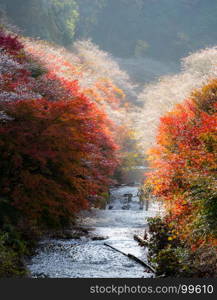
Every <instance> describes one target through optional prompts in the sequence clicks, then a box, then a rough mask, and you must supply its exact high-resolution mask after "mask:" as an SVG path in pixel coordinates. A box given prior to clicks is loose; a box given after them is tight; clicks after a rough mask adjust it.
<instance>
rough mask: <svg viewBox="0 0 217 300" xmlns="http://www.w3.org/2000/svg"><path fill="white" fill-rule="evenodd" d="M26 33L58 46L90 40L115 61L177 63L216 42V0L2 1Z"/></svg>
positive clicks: (4, 7)
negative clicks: (139, 59) (141, 59)
mask: <svg viewBox="0 0 217 300" xmlns="http://www.w3.org/2000/svg"><path fill="white" fill-rule="evenodd" d="M0 7H1V9H2V10H4V11H5V12H6V14H7V15H8V18H9V20H10V21H13V23H14V24H16V25H17V26H18V27H20V28H21V29H22V31H23V33H24V34H26V35H30V36H33V37H40V38H42V39H46V40H49V41H53V42H55V43H58V44H62V45H65V46H66V45H70V44H71V42H73V41H74V40H76V39H83V38H84V39H87V38H91V39H92V40H93V42H94V43H96V44H98V45H99V46H100V47H101V48H102V49H103V50H106V51H109V52H111V53H112V54H113V55H114V56H117V57H125V58H126V57H132V56H134V57H147V56H148V57H151V58H153V59H155V60H160V61H166V62H168V61H174V62H177V61H178V60H179V58H181V57H183V56H186V55H187V54H188V53H189V52H192V51H195V50H198V49H199V48H204V47H207V46H212V45H214V44H216V41H217V33H216V30H215V28H216V25H217V19H216V18H215V15H214V14H213V12H214V11H215V10H216V9H217V2H216V1H215V0H206V1H204V0H179V1H174V0H135V1H132V0H118V1H117V0H62V1H60V0H16V1H14V0H0Z"/></svg>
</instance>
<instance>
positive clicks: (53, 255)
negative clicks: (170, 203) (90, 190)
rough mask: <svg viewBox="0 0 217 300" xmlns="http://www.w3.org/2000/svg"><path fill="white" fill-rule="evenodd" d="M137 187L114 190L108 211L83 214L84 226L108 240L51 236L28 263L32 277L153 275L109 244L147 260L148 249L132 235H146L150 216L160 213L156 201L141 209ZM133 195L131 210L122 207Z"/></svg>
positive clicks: (132, 276)
mask: <svg viewBox="0 0 217 300" xmlns="http://www.w3.org/2000/svg"><path fill="white" fill-rule="evenodd" d="M137 192H138V187H136V186H122V187H119V188H113V189H111V199H112V200H111V203H110V204H109V205H110V209H109V205H108V206H107V208H106V209H105V210H99V209H93V210H91V211H90V212H83V213H82V214H81V225H82V227H83V228H91V230H92V232H93V233H94V234H95V235H97V236H105V237H107V239H106V240H97V241H96V240H92V239H91V238H87V237H81V239H79V240H75V239H70V240H60V239H49V240H43V241H42V242H41V243H40V247H39V248H38V250H37V252H36V255H35V256H34V257H33V258H32V259H31V261H30V262H29V263H28V269H29V270H30V273H31V275H32V277H37V276H38V275H37V274H43V275H44V276H48V277H51V278H93V277H95V278H142V277H144V278H147V277H151V276H153V274H151V273H149V272H148V270H145V268H144V267H143V266H141V265H140V264H138V263H136V262H134V261H133V260H130V259H129V258H128V257H126V256H124V255H122V254H121V253H118V252H116V251H114V250H112V249H110V248H109V247H107V246H105V245H104V242H106V243H107V244H109V245H111V246H113V247H115V248H117V249H119V250H121V251H123V252H124V253H126V254H128V253H131V254H133V255H135V256H137V257H138V258H140V259H142V260H144V261H147V250H146V249H145V248H143V247H139V245H138V243H137V242H136V241H134V239H133V235H134V234H139V235H143V234H144V231H145V227H146V224H147V218H148V217H152V216H155V215H156V214H158V213H160V208H159V205H158V204H157V203H151V205H150V207H149V210H148V211H145V210H144V209H140V205H139V199H138V196H137ZM129 193H130V194H132V195H133V197H132V202H130V205H129V207H128V209H123V207H124V201H125V199H126V196H125V197H124V194H129Z"/></svg>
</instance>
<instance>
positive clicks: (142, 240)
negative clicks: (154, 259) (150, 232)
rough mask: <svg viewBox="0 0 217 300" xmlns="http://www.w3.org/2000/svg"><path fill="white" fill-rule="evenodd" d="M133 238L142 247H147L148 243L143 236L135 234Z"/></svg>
mask: <svg viewBox="0 0 217 300" xmlns="http://www.w3.org/2000/svg"><path fill="white" fill-rule="evenodd" d="M133 238H134V240H135V241H137V242H138V243H139V245H140V246H147V242H146V241H145V240H144V239H143V238H142V237H141V236H139V235H137V234H135V235H134V236H133Z"/></svg>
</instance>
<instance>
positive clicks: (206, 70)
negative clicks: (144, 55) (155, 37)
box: [134, 47, 217, 149]
mask: <svg viewBox="0 0 217 300" xmlns="http://www.w3.org/2000/svg"><path fill="white" fill-rule="evenodd" d="M181 63H182V65H181V72H180V73H179V74H176V75H171V76H163V77H161V78H160V79H159V81H158V82H155V83H151V84H148V85H146V86H145V88H144V90H143V92H142V93H141V94H140V95H139V97H138V100H139V102H140V103H142V104H143V108H142V110H141V112H139V113H135V117H134V119H135V127H136V128H137V132H138V136H139V138H140V140H141V145H142V146H143V147H144V149H148V148H150V146H152V145H153V144H154V143H155V137H156V133H157V128H158V125H159V120H160V117H161V116H163V115H164V114H165V113H166V112H168V111H170V110H171V109H172V108H173V107H174V105H175V104H177V103H180V102H182V101H183V100H184V99H185V98H188V97H190V96H191V93H192V92H193V90H195V89H198V88H201V87H202V86H203V85H204V84H206V83H208V82H209V80H211V79H213V78H216V77H217V47H213V48H207V49H205V50H202V51H198V52H196V53H193V54H191V55H189V56H188V57H186V58H184V59H182V62H181Z"/></svg>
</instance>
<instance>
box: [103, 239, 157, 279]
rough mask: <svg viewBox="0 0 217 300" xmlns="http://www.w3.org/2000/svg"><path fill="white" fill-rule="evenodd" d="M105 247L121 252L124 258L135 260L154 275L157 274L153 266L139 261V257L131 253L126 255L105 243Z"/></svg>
mask: <svg viewBox="0 0 217 300" xmlns="http://www.w3.org/2000/svg"><path fill="white" fill-rule="evenodd" d="M104 245H105V246H107V247H109V248H111V249H113V250H115V251H117V252H119V253H121V254H123V255H124V256H127V257H128V258H130V259H132V260H134V261H135V262H137V263H139V264H140V265H142V266H144V267H145V268H147V269H149V270H150V271H151V272H152V273H155V272H156V271H155V269H154V268H153V267H152V266H150V265H149V264H147V263H146V262H144V261H142V260H141V259H139V258H138V257H136V256H134V255H132V254H130V253H128V254H126V253H124V252H122V251H120V250H118V249H117V248H114V247H113V246H111V245H109V244H107V243H104Z"/></svg>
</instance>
